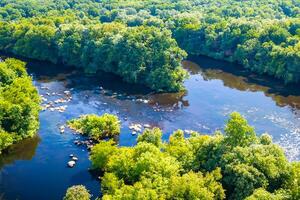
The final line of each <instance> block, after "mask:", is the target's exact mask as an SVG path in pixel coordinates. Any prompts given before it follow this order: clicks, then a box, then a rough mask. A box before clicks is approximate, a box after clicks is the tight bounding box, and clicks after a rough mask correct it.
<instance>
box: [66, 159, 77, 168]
mask: <svg viewBox="0 0 300 200" xmlns="http://www.w3.org/2000/svg"><path fill="white" fill-rule="evenodd" d="M75 164H76V162H75V161H74V160H70V161H69V162H68V167H70V168H73V167H74V166H75Z"/></svg>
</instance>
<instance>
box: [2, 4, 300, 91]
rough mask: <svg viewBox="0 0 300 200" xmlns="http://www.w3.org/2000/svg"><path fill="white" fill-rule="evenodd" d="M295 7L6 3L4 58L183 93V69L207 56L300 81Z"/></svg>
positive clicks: (298, 6)
mask: <svg viewBox="0 0 300 200" xmlns="http://www.w3.org/2000/svg"><path fill="white" fill-rule="evenodd" d="M299 16H300V3H299V2H298V1H297V0H286V1H279V0H266V1H260V0H254V1H236V0H218V1H215V0H189V1H188V0H177V1H172V0H166V1H162V0H149V1H142V0H135V1H126V0H108V1H98V0H61V1H57V0H47V1H40V0H25V1H24V0H3V1H1V3H0V19H1V23H0V27H1V29H0V38H1V39H0V50H2V51H5V52H9V53H13V54H16V55H19V56H24V57H28V58H34V59H38V60H47V61H51V62H53V63H58V62H59V63H64V64H66V65H72V66H77V67H80V68H83V69H84V71H86V72H88V73H95V72H96V71H98V70H103V71H107V72H112V73H115V74H117V75H119V76H120V77H122V79H123V80H125V81H127V82H131V83H139V84H144V85H146V86H148V87H150V88H152V89H153V90H156V91H178V90H181V89H182V82H183V80H184V79H185V77H186V72H185V71H184V70H183V69H182V68H181V66H180V62H181V61H182V59H184V58H185V57H186V53H185V52H187V53H188V54H190V55H206V56H210V57H213V58H216V59H221V60H227V61H230V62H237V63H240V64H242V65H243V66H244V67H246V68H248V69H250V70H252V71H255V72H257V73H260V74H269V75H271V76H274V77H276V78H279V79H282V80H283V81H284V82H285V83H290V82H299V79H300V67H299V66H300V65H299V63H300V55H299V52H300V39H299V38H300V35H299V34H300V28H299V27H300V21H299Z"/></svg>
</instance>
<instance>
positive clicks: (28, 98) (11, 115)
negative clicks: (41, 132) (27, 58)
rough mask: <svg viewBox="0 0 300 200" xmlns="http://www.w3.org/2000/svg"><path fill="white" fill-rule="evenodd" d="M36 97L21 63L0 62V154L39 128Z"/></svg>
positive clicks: (31, 135)
mask: <svg viewBox="0 0 300 200" xmlns="http://www.w3.org/2000/svg"><path fill="white" fill-rule="evenodd" d="M39 103H40V97H39V95H38V92H37V89H36V88H35V87H34V86H33V84H32V81H31V78H30V77H29V76H28V74H27V72H26V69H25V63H23V62H21V61H19V60H15V59H6V60H5V61H2V60H1V61H0V154H1V151H2V150H5V149H6V148H7V147H9V146H10V145H12V144H14V143H16V142H18V141H20V140H22V139H25V138H28V137H33V136H34V135H35V134H36V132H37V129H38V128H39V121H38V120H39V119H38V114H39V111H40V105H39Z"/></svg>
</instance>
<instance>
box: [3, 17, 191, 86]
mask: <svg viewBox="0 0 300 200" xmlns="http://www.w3.org/2000/svg"><path fill="white" fill-rule="evenodd" d="M65 15H66V16H65V17H59V16H53V17H47V19H45V18H43V17H35V18H30V19H20V20H19V21H17V22H14V23H12V22H0V29H1V31H0V38H1V39H0V50H3V51H5V52H10V53H14V54H16V55H19V56H23V57H27V58H34V59H38V60H46V61H51V62H53V63H57V62H60V63H64V64H66V65H73V66H77V67H80V68H83V69H84V70H85V72H87V73H96V72H97V71H98V70H103V71H106V72H112V73H115V74H117V75H119V76H121V77H122V78H123V79H124V80H125V81H127V82H130V83H140V84H145V85H146V86H148V87H150V88H152V89H153V90H156V91H178V90H181V89H182V82H183V80H184V78H185V77H186V75H187V73H186V72H185V71H184V70H183V69H182V68H181V66H180V62H181V60H182V59H183V58H184V57H185V56H186V53H185V52H184V51H183V50H181V49H180V48H179V47H178V46H177V43H176V41H175V40H174V39H172V38H171V35H172V34H171V31H169V30H166V29H163V30H162V29H159V28H156V27H150V26H139V27H127V26H126V25H124V24H121V23H117V22H113V23H109V24H100V23H99V22H97V21H95V20H89V19H85V20H84V19H83V20H81V19H79V18H80V17H76V16H73V15H72V14H67V13H65Z"/></svg>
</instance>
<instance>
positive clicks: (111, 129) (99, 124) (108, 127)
mask: <svg viewBox="0 0 300 200" xmlns="http://www.w3.org/2000/svg"><path fill="white" fill-rule="evenodd" d="M67 124H68V126H69V127H70V128H71V129H74V130H75V131H77V132H79V133H81V134H83V135H87V136H88V137H90V138H91V139H93V140H95V141H101V140H102V139H104V138H114V137H115V136H118V135H119V134H120V121H119V119H118V117H117V116H115V115H111V114H107V113H105V114H104V115H101V116H98V115H93V114H91V115H83V116H81V117H79V118H78V119H72V120H70V121H68V122H67Z"/></svg>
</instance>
